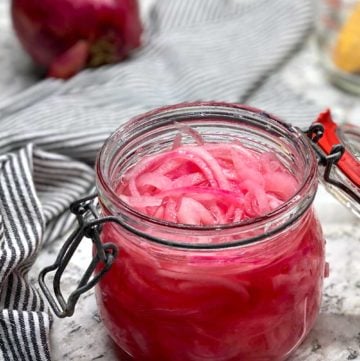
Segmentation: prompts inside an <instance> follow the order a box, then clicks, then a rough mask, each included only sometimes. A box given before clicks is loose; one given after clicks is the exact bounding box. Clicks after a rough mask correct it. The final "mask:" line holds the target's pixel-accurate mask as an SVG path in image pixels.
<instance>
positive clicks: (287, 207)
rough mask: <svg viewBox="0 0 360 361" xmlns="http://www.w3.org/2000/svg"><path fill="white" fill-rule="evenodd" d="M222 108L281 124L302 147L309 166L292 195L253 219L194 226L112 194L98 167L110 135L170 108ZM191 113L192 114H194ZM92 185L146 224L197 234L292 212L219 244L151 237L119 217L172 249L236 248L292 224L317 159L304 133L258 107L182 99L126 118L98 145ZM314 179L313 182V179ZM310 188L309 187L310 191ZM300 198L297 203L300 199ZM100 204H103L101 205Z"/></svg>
mask: <svg viewBox="0 0 360 361" xmlns="http://www.w3.org/2000/svg"><path fill="white" fill-rule="evenodd" d="M220 108H222V109H224V110H234V111H247V112H250V113H253V114H254V115H258V116H261V117H263V118H264V119H266V120H267V121H270V122H272V123H273V124H276V125H277V126H280V127H282V129H283V130H286V131H287V133H288V135H289V136H290V135H291V136H292V140H293V141H294V142H295V141H297V142H298V143H300V144H301V147H302V148H303V150H305V149H306V151H307V155H308V156H309V162H308V163H307V164H308V165H309V169H308V172H307V175H306V177H304V180H303V181H302V183H301V184H300V185H299V188H298V190H297V192H296V193H295V194H293V195H292V196H291V197H290V199H288V200H287V201H285V202H284V203H283V204H281V205H280V206H279V207H277V208H275V209H274V210H272V211H270V212H268V213H266V214H264V215H262V216H260V217H256V218H250V219H246V220H243V221H240V222H234V223H227V224H218V225H210V226H209V225H206V226H197V225H190V224H179V223H174V222H167V221H163V220H160V219H157V218H153V217H150V216H147V215H145V214H143V213H141V212H138V211H136V210H134V209H133V208H132V207H130V206H128V205H127V204H126V203H124V202H123V201H122V200H121V199H120V198H119V196H118V195H117V194H116V191H115V189H114V188H113V187H112V186H111V184H110V179H105V177H104V174H103V170H102V168H101V164H103V162H104V157H106V156H107V154H105V153H106V151H105V150H106V149H107V148H108V147H111V143H112V141H113V138H114V136H116V135H117V134H119V132H121V131H122V130H123V129H124V127H125V126H127V125H129V124H130V123H137V122H141V121H143V120H145V119H149V118H151V117H153V116H157V115H161V114H166V113H167V112H170V113H171V112H173V111H179V110H180V111H184V112H185V111H193V112H200V113H201V110H203V111H205V110H209V109H214V110H215V109H220ZM194 114H195V113H192V115H194ZM234 120H236V117H235V115H234ZM95 168H96V185H97V189H98V191H99V194H100V198H101V199H102V198H103V197H102V196H103V195H106V196H107V198H109V199H110V204H112V205H114V206H115V207H116V209H117V210H120V209H122V208H126V210H127V211H129V212H130V213H131V214H132V215H134V214H135V215H136V216H137V217H139V218H141V219H142V220H146V221H148V222H149V223H152V224H156V225H157V226H165V227H166V228H168V229H177V230H187V231H189V230H193V231H197V232H200V233H206V232H213V231H217V230H222V231H224V230H233V229H242V228H244V227H254V226H261V225H264V224H265V223H266V222H268V221H270V220H274V219H276V218H279V217H280V216H281V215H282V214H284V212H286V211H291V210H292V211H293V212H290V213H291V214H290V216H289V217H288V218H287V220H286V221H284V222H282V223H281V224H280V226H278V227H276V228H274V229H272V230H270V231H267V232H264V233H262V234H258V235H256V236H253V237H249V238H245V239H241V240H236V241H230V242H224V243H220V244H217V243H216V244H215V243H184V242H173V241H170V240H167V239H161V238H159V237H155V236H152V235H150V234H147V233H146V232H143V231H140V230H138V229H136V228H134V227H133V226H131V225H129V224H127V223H126V220H120V219H119V221H120V222H119V223H120V224H121V225H122V226H123V227H124V228H125V229H127V230H128V231H130V232H132V233H134V234H136V235H138V236H140V237H142V238H145V239H146V240H148V241H151V242H155V243H159V244H163V245H166V246H171V247H176V248H183V249H184V248H186V249H199V250H201V249H223V248H232V247H238V246H243V245H248V244H252V243H256V242H258V241H261V240H263V239H266V238H268V237H271V236H272V235H274V234H277V233H279V232H281V231H283V230H284V229H286V228H287V227H289V226H291V225H292V224H294V223H295V222H296V221H297V220H298V219H299V218H300V217H301V216H302V215H303V214H304V213H305V212H306V211H307V209H308V208H309V207H310V206H311V204H312V203H313V200H314V198H315V193H316V189H317V162H316V156H315V153H314V152H313V150H312V148H311V146H310V145H309V142H308V139H307V137H306V136H305V135H304V133H303V132H302V131H301V130H300V129H299V128H297V127H294V126H292V125H290V124H288V123H286V122H284V121H282V120H280V119H279V118H278V117H276V116H274V115H272V114H269V113H267V112H265V111H263V110H261V109H258V108H254V107H251V106H248V105H242V104H237V103H227V102H216V101H206V102H204V101H201V102H184V103H179V104H175V105H169V106H164V107H160V108H156V109H153V110H151V111H148V112H146V113H143V114H140V115H138V116H135V117H133V118H131V119H130V120H129V121H127V122H126V123H125V124H123V125H122V126H120V127H119V128H118V129H116V130H115V131H114V132H113V133H112V134H111V135H110V136H109V138H108V139H107V140H106V141H105V142H104V144H103V146H102V147H101V149H100V151H99V152H98V155H97V159H96V166H95ZM315 181H316V182H315ZM311 190H313V191H312V192H311ZM302 193H306V194H309V196H307V197H301V196H300V195H301V194H302ZM301 200H302V201H303V202H302V204H301V205H299V202H300V201H301ZM103 205H104V204H103Z"/></svg>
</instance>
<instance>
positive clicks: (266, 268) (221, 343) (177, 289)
mask: <svg viewBox="0 0 360 361" xmlns="http://www.w3.org/2000/svg"><path fill="white" fill-rule="evenodd" d="M179 124H186V126H190V127H191V128H192V129H194V130H195V131H197V132H198V133H200V134H201V136H202V137H203V139H204V140H205V142H215V143H219V142H221V143H228V142H233V141H240V142H241V143H242V144H244V145H245V146H246V147H248V148H250V149H252V150H255V151H257V152H260V153H262V152H265V151H271V152H274V153H276V154H277V156H278V157H279V159H280V160H281V162H282V163H283V164H284V165H285V166H286V168H287V169H288V170H290V171H291V173H292V174H293V175H294V176H295V177H296V179H297V181H298V183H299V185H300V186H299V189H298V191H297V193H296V194H295V195H293V196H292V197H291V199H289V200H288V201H287V202H285V203H284V204H283V205H281V206H280V207H278V208H276V209H275V210H273V211H271V212H270V213H268V214H266V215H265V216H262V217H258V218H255V219H250V220H247V221H242V222H239V223H233V224H225V225H217V226H202V227H201V226H191V225H181V224H174V223H171V222H166V221H161V220H159V219H155V218H151V217H149V216H146V215H144V214H142V213H139V212H137V211H135V210H134V209H132V208H130V207H129V206H128V205H127V204H126V203H124V202H123V201H121V200H120V198H119V196H118V195H117V194H116V187H117V185H118V183H119V181H120V179H121V177H122V176H123V175H124V173H125V172H126V171H127V170H128V169H129V168H130V167H131V166H132V165H134V164H135V163H137V162H138V161H139V160H140V159H142V158H143V157H144V156H146V155H153V154H157V153H159V152H161V151H163V150H165V149H168V148H171V146H172V142H173V140H174V138H175V136H176V134H177V132H178V129H179ZM184 141H185V143H191V142H192V141H193V140H192V138H191V137H190V136H189V137H188V138H186V137H185V140H184ZM96 173H97V189H98V191H99V201H100V206H101V212H102V215H103V216H110V217H116V219H117V220H120V223H106V224H104V225H103V229H102V231H101V236H100V237H101V242H102V244H104V245H107V244H111V245H115V246H116V247H117V248H118V250H119V256H118V257H116V259H115V260H114V262H113V264H112V266H111V268H110V270H109V271H108V272H107V273H106V274H105V275H104V276H103V278H102V279H101V280H100V282H99V283H98V285H97V291H96V295H97V302H98V307H99V310H100V314H101V317H102V319H103V321H104V323H105V326H106V328H107V329H108V331H109V334H110V336H111V337H112V338H113V339H114V341H115V343H116V344H117V345H118V346H119V347H120V349H121V350H122V352H123V353H124V355H127V356H128V358H129V360H136V361H160V360H161V361H198V360H211V361H238V360H246V361H252V360H272V361H277V360H285V359H286V358H287V357H288V356H289V355H290V354H291V352H292V351H294V350H295V349H296V347H297V346H298V345H299V344H300V343H301V342H302V340H303V339H304V337H305V336H306V335H307V333H308V332H309V330H310V329H311V327H312V326H313V324H314V322H315V319H316V317H317V315H318V313H319V307H320V302H321V292H322V291H321V290H322V283H323V278H324V274H325V273H326V270H325V268H326V267H325V259H324V239H323V236H322V232H321V227H320V225H319V222H318V220H317V218H316V216H315V214H314V210H313V206H312V205H313V200H314V196H315V193H316V190H317V186H318V170H317V159H316V156H315V153H314V152H313V151H312V150H311V147H310V146H309V141H308V139H307V138H306V137H305V136H304V134H303V133H302V132H301V131H300V130H298V129H297V128H294V127H292V126H290V125H287V124H284V123H282V122H280V121H278V120H277V119H276V118H275V117H273V116H270V115H268V114H266V113H264V112H261V111H259V110H256V109H252V108H249V107H245V106H240V105H234V104H223V103H197V104H182V105H177V106H171V107H167V108H162V109H158V110H155V111H153V112H150V113H147V114H145V115H142V116H139V117H137V118H135V119H133V120H132V121H130V122H128V123H126V124H125V125H124V126H122V127H120V128H119V129H118V130H117V131H116V132H115V133H114V134H113V135H112V136H111V137H110V138H109V139H108V140H107V141H106V143H105V144H104V146H103V147H102V149H101V151H100V153H99V156H98V159H97V163H96ZM122 225H125V227H124V226H122ZM98 271H100V268H99V269H98Z"/></svg>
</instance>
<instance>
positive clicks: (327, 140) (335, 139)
mask: <svg viewBox="0 0 360 361" xmlns="http://www.w3.org/2000/svg"><path fill="white" fill-rule="evenodd" d="M354 129H355V127H354ZM356 132H358V134H359V139H360V132H359V130H358V129H356ZM304 133H305V134H306V135H307V136H308V138H309V139H310V140H311V142H310V144H311V146H312V148H313V150H314V151H315V153H316V155H317V157H318V163H319V170H320V180H321V181H322V183H323V185H324V186H325V187H326V189H327V190H328V191H329V192H330V193H331V194H333V195H334V196H335V197H336V198H337V199H338V200H340V201H341V203H343V204H344V205H345V206H347V207H348V208H350V209H351V210H352V211H353V212H354V213H355V214H356V215H357V216H360V161H359V160H358V159H357V157H356V156H355V155H354V154H353V153H352V151H351V149H349V148H348V147H347V146H346V142H344V139H343V136H340V133H341V127H338V126H337V125H336V123H335V122H334V121H333V120H332V118H331V114H330V111H329V110H327V111H325V112H323V113H321V114H320V115H319V117H318V119H317V120H316V122H314V123H313V124H312V125H311V126H310V128H309V129H308V130H306V131H305V132H304ZM344 143H345V144H344Z"/></svg>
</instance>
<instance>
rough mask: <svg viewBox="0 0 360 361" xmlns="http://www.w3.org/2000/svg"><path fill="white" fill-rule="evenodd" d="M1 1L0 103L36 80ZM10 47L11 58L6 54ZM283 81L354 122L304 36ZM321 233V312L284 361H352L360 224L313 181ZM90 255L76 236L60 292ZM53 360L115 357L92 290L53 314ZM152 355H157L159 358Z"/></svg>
mask: <svg viewBox="0 0 360 361" xmlns="http://www.w3.org/2000/svg"><path fill="white" fill-rule="evenodd" d="M7 11H8V0H0V34H1V37H0V46H1V48H2V49H3V50H2V52H1V53H0V66H1V68H2V69H6V70H8V71H2V72H0V102H1V101H3V100H6V99H7V98H10V97H11V96H12V95H14V94H16V93H18V92H19V91H21V90H23V89H25V88H27V87H29V86H31V85H32V84H33V83H35V82H36V81H37V80H36V78H35V77H34V76H32V75H31V73H30V72H29V71H28V69H29V67H30V62H29V60H28V59H27V57H26V56H25V54H24V53H23V52H22V50H21V49H20V47H19V45H18V44H17V42H16V39H15V37H14V34H13V33H12V31H11V27H10V22H9V19H8V18H7V17H6V16H4V15H3V14H6V13H7ZM10 52H11V54H12V56H11V57H9V53H10ZM284 78H285V80H286V82H287V83H288V84H289V86H291V87H292V88H293V89H296V90H297V91H298V92H300V93H303V94H304V97H307V98H308V99H309V100H311V101H315V102H317V103H318V104H320V105H324V106H326V105H327V104H328V102H329V99H330V101H331V104H332V109H333V111H334V113H335V114H336V116H337V118H341V119H342V120H347V121H352V122H355V123H357V124H360V99H359V98H356V97H353V96H349V95H345V94H343V93H341V92H340V91H338V90H337V89H335V88H333V87H331V86H329V85H328V83H327V81H326V79H325V77H324V76H323V74H322V73H321V69H320V68H319V64H318V63H317V60H316V56H315V54H314V50H313V48H312V44H311V42H310V43H309V44H308V46H307V47H306V48H305V49H303V50H302V51H301V52H300V53H299V54H298V55H297V56H296V58H295V59H294V60H293V66H292V68H291V71H290V70H289V71H285V72H284ZM315 207H316V209H317V212H318V215H319V218H320V220H321V223H322V225H323V230H324V233H325V237H326V239H327V253H326V257H327V261H328V262H329V263H330V276H329V278H327V279H326V280H325V285H324V293H323V302H322V308H321V313H320V315H319V317H318V320H317V322H316V324H315V327H314V328H313V330H312V331H311V333H310V334H309V336H308V337H307V338H306V340H305V341H304V342H303V344H302V345H301V346H300V347H299V349H298V350H297V351H296V352H295V354H294V355H293V356H292V357H291V359H290V360H291V361H303V360H304V361H305V360H306V361H340V360H344V361H345V360H356V359H359V360H360V262H359V259H360V227H359V225H360V222H359V220H358V219H357V218H355V216H353V215H352V214H351V213H350V212H349V211H348V210H347V209H345V208H344V207H343V206H341V205H340V204H338V202H337V201H336V200H335V199H333V198H332V197H331V196H329V195H328V194H327V193H326V191H325V190H324V189H323V188H322V187H320V189H319V192H318V195H317V198H316V200H315ZM60 245H61V242H57V243H56V244H54V245H52V246H51V247H49V248H47V249H45V250H44V251H43V252H42V253H41V254H40V256H39V258H38V260H37V262H36V264H35V266H34V268H33V269H32V271H31V277H32V279H33V281H34V282H36V279H37V275H38V273H39V270H40V269H42V268H43V267H44V266H46V265H49V263H51V262H52V261H53V260H54V259H55V256H56V254H57V252H58V249H59V247H60ZM90 257H91V245H90V241H89V242H86V241H85V242H83V243H82V244H81V247H80V249H79V250H78V254H77V256H76V263H75V264H71V265H70V267H69V270H68V271H67V272H66V275H65V278H64V284H63V288H64V291H65V293H67V291H69V290H71V288H72V287H73V285H74V284H75V283H76V282H77V281H78V279H79V275H80V274H81V273H82V272H83V270H84V269H85V267H86V266H87V264H88V262H89V259H90ZM51 337H52V340H51V346H52V357H53V360H54V361H63V360H66V361H72V360H76V361H81V360H87V361H89V360H102V361H115V360H118V358H117V356H116V354H115V349H114V346H113V344H112V342H111V340H110V338H109V337H108V336H107V334H106V332H105V330H104V328H103V325H102V323H101V321H100V318H99V315H98V313H97V309H96V303H95V297H94V294H93V291H92V290H91V291H89V292H88V293H86V294H85V295H84V296H83V297H82V298H81V299H80V302H79V304H78V306H77V309H76V312H75V315H74V316H73V317H71V318H67V319H55V320H54V325H53V329H52V336H51ZM159 361H160V360H159Z"/></svg>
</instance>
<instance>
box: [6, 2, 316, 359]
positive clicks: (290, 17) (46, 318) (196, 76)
mask: <svg viewBox="0 0 360 361" xmlns="http://www.w3.org/2000/svg"><path fill="white" fill-rule="evenodd" d="M312 12H313V9H312V3H311V1H310V0H304V1H292V0H271V1H269V0H238V1H237V2H235V1H233V0H232V1H231V0H221V1H219V0H159V1H157V2H156V4H155V5H154V7H153V8H152V9H151V11H150V13H149V17H148V18H147V23H146V35H145V37H144V44H145V45H144V47H143V48H142V50H140V51H139V52H138V53H137V54H134V56H133V57H132V59H131V60H128V61H125V62H123V63H121V64H118V65H114V66H107V67H103V68H101V69H98V70H96V71H92V70H88V71H84V72H82V73H81V74H79V75H77V76H76V77H74V78H73V79H71V80H69V81H67V82H62V81H57V80H50V79H49V80H44V81H42V82H39V83H38V84H36V85H34V86H32V87H31V88H29V89H28V90H27V91H25V92H23V93H21V94H19V95H17V96H15V97H12V98H11V99H9V98H7V99H6V100H3V101H0V360H6V361H8V360H9V361H10V360H11V361H30V360H31V361H33V360H36V361H37V360H50V359H51V350H50V347H49V332H50V326H51V316H50V313H49V310H48V308H47V306H46V305H45V302H44V300H43V299H42V297H41V295H40V294H39V292H38V290H37V286H36V285H34V284H32V283H31V282H30V281H29V280H28V271H29V269H30V268H31V266H32V264H33V262H34V260H35V259H36V256H37V254H38V253H39V252H40V251H41V248H42V247H44V246H46V245H47V244H49V243H51V242H54V241H55V240H56V239H57V238H58V237H59V236H60V235H62V234H64V233H65V232H67V231H68V230H69V228H70V227H71V225H72V218H71V217H69V215H68V213H67V212H66V209H67V207H68V206H69V204H70V203H71V202H72V201H73V200H75V199H77V198H79V197H81V196H82V195H84V194H86V193H88V192H89V190H90V189H91V187H92V186H93V170H92V168H91V165H92V164H93V162H94V158H95V155H96V152H97V150H98V149H99V147H100V146H101V144H102V143H103V141H104V139H105V138H106V137H107V136H108V135H109V133H110V132H111V131H113V130H114V129H115V128H117V127H118V126H119V125H120V124H121V123H123V122H124V121H126V120H127V119H129V117H131V116H133V115H135V114H138V113H141V112H143V111H145V110H149V109H151V108H154V107H158V106H161V105H164V104H172V103H178V102H183V101H194V100H223V101H230V102H248V103H250V104H252V105H254V106H258V107H264V108H266V110H268V111H270V112H274V113H278V114H280V115H284V116H286V117H287V119H288V120H291V121H298V122H302V121H306V120H311V119H312V115H313V114H314V113H315V112H316V111H317V109H316V107H315V106H314V105H312V104H307V103H306V102H304V101H303V100H302V99H300V98H299V97H298V96H296V95H295V94H292V93H291V91H290V90H288V89H287V88H286V87H285V85H284V84H282V81H281V77H280V76H279V72H281V67H282V66H283V65H284V64H285V62H286V61H287V59H288V58H289V57H290V56H291V55H292V54H293V52H294V51H295V50H296V49H297V48H298V46H299V45H301V44H302V42H303V41H304V39H305V37H306V34H307V32H308V30H309V29H310V27H311V22H312ZM270 74H272V75H271V77H270ZM285 104H287V105H286V106H285Z"/></svg>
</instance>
